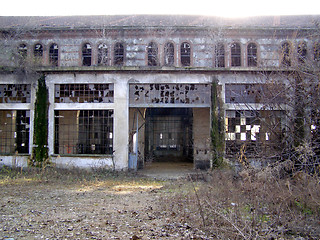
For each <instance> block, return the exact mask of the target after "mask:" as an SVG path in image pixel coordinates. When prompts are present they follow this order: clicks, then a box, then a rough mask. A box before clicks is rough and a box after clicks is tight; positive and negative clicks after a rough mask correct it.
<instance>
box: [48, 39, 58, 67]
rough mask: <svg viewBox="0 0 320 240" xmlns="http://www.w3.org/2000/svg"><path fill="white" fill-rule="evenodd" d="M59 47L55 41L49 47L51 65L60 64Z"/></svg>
mask: <svg viewBox="0 0 320 240" xmlns="http://www.w3.org/2000/svg"><path fill="white" fill-rule="evenodd" d="M58 58H59V48H58V45H57V44H55V43H53V44H51V46H50V48H49V64H50V65H51V66H58Z"/></svg>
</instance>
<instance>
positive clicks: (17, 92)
mask: <svg viewBox="0 0 320 240" xmlns="http://www.w3.org/2000/svg"><path fill="white" fill-rule="evenodd" d="M30 98H31V85H30V84H0V103H30Z"/></svg>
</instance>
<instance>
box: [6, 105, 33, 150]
mask: <svg viewBox="0 0 320 240" xmlns="http://www.w3.org/2000/svg"><path fill="white" fill-rule="evenodd" d="M29 130H30V111H27V110H0V154H14V153H15V152H18V153H29Z"/></svg>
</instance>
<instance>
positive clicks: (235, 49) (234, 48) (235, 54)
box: [231, 43, 241, 67]
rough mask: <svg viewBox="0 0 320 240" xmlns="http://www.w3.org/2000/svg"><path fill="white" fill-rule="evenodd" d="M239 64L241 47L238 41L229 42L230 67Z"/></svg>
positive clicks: (238, 65)
mask: <svg viewBox="0 0 320 240" xmlns="http://www.w3.org/2000/svg"><path fill="white" fill-rule="evenodd" d="M240 66H241V47H240V44H239V43H232V44H231V67H240Z"/></svg>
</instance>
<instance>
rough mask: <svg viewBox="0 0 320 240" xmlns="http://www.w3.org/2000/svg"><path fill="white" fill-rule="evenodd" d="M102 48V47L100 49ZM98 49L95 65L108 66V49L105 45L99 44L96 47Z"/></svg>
mask: <svg viewBox="0 0 320 240" xmlns="http://www.w3.org/2000/svg"><path fill="white" fill-rule="evenodd" d="M100 46H102V47H100ZM97 49H98V56H97V57H98V59H97V64H98V66H108V65H109V57H108V54H109V47H108V45H107V44H106V43H99V44H98V46H97Z"/></svg>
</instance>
